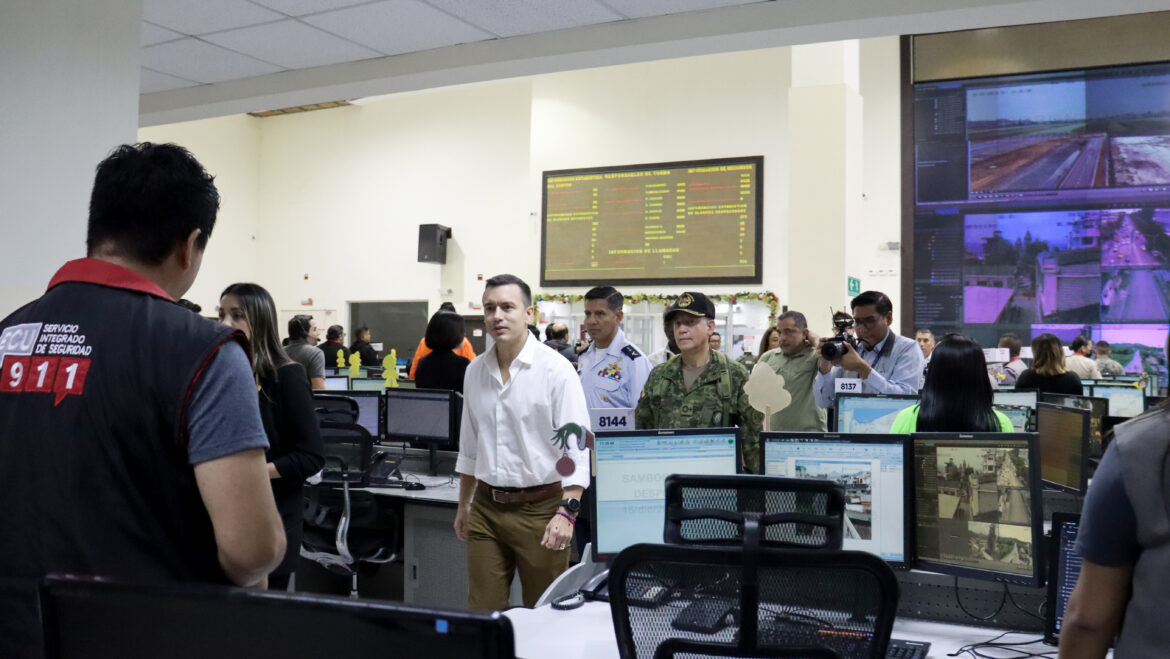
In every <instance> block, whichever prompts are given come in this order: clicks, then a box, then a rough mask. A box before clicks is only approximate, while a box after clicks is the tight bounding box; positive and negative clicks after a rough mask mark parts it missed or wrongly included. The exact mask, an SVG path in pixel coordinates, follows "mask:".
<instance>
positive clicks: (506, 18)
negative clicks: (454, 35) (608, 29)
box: [427, 0, 622, 37]
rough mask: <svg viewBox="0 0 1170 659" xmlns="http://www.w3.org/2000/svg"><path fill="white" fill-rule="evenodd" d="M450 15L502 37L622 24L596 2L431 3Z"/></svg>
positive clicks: (505, 0)
mask: <svg viewBox="0 0 1170 659" xmlns="http://www.w3.org/2000/svg"><path fill="white" fill-rule="evenodd" d="M427 1H428V3H429V4H431V5H434V6H435V7H438V8H440V9H442V10H444V11H446V12H448V13H450V14H454V15H455V16H458V17H460V18H462V19H464V20H466V21H467V22H469V23H472V24H474V25H477V26H479V27H482V28H483V29H485V30H487V31H489V32H491V33H493V34H496V35H499V36H501V37H513V36H516V35H518V34H535V33H537V32H549V31H552V30H562V29H565V28H570V27H580V26H582V25H595V24H597V23H608V22H610V21H617V20H621V19H622V16H621V15H620V14H617V13H615V12H614V11H612V10H611V9H609V8H608V7H606V6H604V5H602V4H600V3H597V2H593V0H494V1H493V2H482V0H427Z"/></svg>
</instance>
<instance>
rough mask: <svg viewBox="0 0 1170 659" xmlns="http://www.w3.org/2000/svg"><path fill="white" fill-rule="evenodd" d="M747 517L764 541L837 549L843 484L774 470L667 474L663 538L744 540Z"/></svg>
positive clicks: (766, 543)
mask: <svg viewBox="0 0 1170 659" xmlns="http://www.w3.org/2000/svg"><path fill="white" fill-rule="evenodd" d="M748 518H752V519H757V520H758V521H759V527H760V528H759V530H760V541H761V544H762V545H763V546H766V547H787V548H797V549H840V548H841V538H842V528H843V526H842V525H843V524H844V519H845V490H844V488H842V487H841V486H840V485H837V484H836V483H833V482H831V481H820V480H811V479H804V478H779V477H776V476H686V475H677V474H676V475H671V476H668V477H667V478H666V527H665V530H664V532H663V536H664V538H665V541H666V542H667V543H669V544H675V545H713V546H724V545H726V546H743V544H744V526H745V521H746V520H747V519H748Z"/></svg>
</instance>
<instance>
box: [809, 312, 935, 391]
mask: <svg viewBox="0 0 1170 659" xmlns="http://www.w3.org/2000/svg"><path fill="white" fill-rule="evenodd" d="M850 306H851V307H852V309H853V318H854V322H855V323H856V329H857V338H856V339H854V338H852V337H851V336H849V334H848V333H847V332H846V329H847V328H846V327H843V325H846V324H848V322H849V321H844V320H843V321H840V322H837V323H836V330H837V334H836V336H833V337H832V338H828V339H821V341H820V345H819V350H820V358H819V359H818V361H817V370H818V371H819V373H817V376H816V378H815V379H814V380H813V394H814V395H815V396H816V400H817V405H818V406H820V407H824V408H829V407H832V406H833V402H834V401H835V399H836V397H837V391H838V381H841V385H840V386H841V388H842V390H848V391H851V392H856V393H865V394H916V393H918V390H919V389H920V388H921V387H922V369H923V366H924V359H925V358H924V357H923V356H922V350H921V349H920V348H919V347H918V344H917V343H916V342H915V341H914V339H911V338H907V337H904V336H898V335H897V334H894V333H893V332H892V331H890V323H891V322H893V320H894V305H893V303H891V302H890V298H888V297H886V295H885V294H884V293H879V292H877V291H866V292H864V293H862V294H860V295H858V296H857V297H855V298H853V300H852V301H851V302H850Z"/></svg>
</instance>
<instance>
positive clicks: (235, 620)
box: [40, 578, 516, 659]
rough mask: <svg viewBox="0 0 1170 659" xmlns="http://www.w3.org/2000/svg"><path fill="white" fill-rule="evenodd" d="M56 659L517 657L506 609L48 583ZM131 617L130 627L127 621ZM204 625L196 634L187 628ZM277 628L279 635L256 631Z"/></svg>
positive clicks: (48, 628) (49, 638) (46, 602)
mask: <svg viewBox="0 0 1170 659" xmlns="http://www.w3.org/2000/svg"><path fill="white" fill-rule="evenodd" d="M40 601H41V611H42V616H43V619H44V628H45V634H46V639H45V641H46V648H45V649H46V653H45V655H44V656H46V657H51V658H52V659H82V658H83V657H84V658H85V659H115V658H116V659H147V658H154V657H174V658H176V659H194V658H195V657H332V656H345V657H352V658H353V659H363V658H369V659H373V658H375V657H385V656H388V654H387V653H388V652H389V653H390V654H392V655H393V656H394V657H402V658H404V659H433V658H434V657H466V658H468V659H472V658H485V659H486V658H491V659H511V658H512V657H515V656H516V655H515V641H514V640H513V634H512V625H511V622H510V621H509V620H508V619H507V618H506V617H504V616H503V615H502V614H500V613H472V612H470V611H437V610H433V609H424V608H419V607H413V606H408V605H405V604H397V603H391V602H385V601H378V600H367V599H362V600H356V599H348V598H340V597H329V596H321V595H300V594H297V595H293V594H288V593H275V592H266V591H260V590H245V589H240V588H227V587H212V586H200V585H184V586H173V587H168V586H138V585H129V584H120V583H112V582H98V581H91V580H73V579H68V580H65V579H52V578H51V579H49V580H47V581H46V582H45V583H44V584H43V585H42V586H41V592H40ZM130 621H132V624H130ZM192 621H198V623H199V624H198V630H194V629H193V628H192V626H191V624H192ZM265 629H267V630H273V629H280V630H281V631H280V633H279V634H269V633H258V630H265Z"/></svg>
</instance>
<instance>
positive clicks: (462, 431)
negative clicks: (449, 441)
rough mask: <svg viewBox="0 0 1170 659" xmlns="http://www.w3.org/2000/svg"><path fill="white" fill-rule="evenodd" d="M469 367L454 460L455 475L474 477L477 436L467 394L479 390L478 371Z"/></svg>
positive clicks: (477, 445)
mask: <svg viewBox="0 0 1170 659" xmlns="http://www.w3.org/2000/svg"><path fill="white" fill-rule="evenodd" d="M473 366H475V368H472V367H471V366H469V367H468V368H467V373H466V375H465V378H464V382H463V391H464V396H465V398H464V400H463V413H462V415H461V416H460V418H459V457H457V458H456V459H455V473H457V474H465V475H467V476H475V458H476V456H477V455H478V454H479V434H478V432H477V429H476V426H475V417H474V415H473V414H472V413H471V401H470V400H468V399H467V398H466V396H467V394H469V393H475V392H477V390H478V389H479V384H480V383H479V382H478V380H477V378H478V376H479V373H480V371H481V370H482V369H481V368H479V366H478V365H474V364H473Z"/></svg>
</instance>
